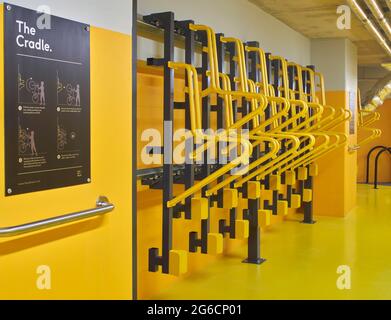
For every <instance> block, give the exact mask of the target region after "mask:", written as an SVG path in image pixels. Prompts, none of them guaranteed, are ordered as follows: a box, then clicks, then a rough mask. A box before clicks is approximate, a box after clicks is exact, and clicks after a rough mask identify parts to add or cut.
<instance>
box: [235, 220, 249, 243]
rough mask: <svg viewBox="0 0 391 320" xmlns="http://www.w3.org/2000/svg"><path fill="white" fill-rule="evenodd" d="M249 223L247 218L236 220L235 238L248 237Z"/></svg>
mask: <svg viewBox="0 0 391 320" xmlns="http://www.w3.org/2000/svg"><path fill="white" fill-rule="evenodd" d="M249 233H250V224H249V222H248V220H236V239H240V240H241V239H248V237H249Z"/></svg>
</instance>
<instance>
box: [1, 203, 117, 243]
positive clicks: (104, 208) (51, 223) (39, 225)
mask: <svg viewBox="0 0 391 320" xmlns="http://www.w3.org/2000/svg"><path fill="white" fill-rule="evenodd" d="M114 209H115V206H114V205H113V204H111V203H110V202H109V200H108V199H107V198H106V197H99V199H98V200H97V202H96V208H93V209H88V210H84V211H79V212H75V213H70V214H67V215H63V216H59V217H54V218H49V219H45V220H41V221H35V222H31V223H27V224H23V225H19V226H14V227H6V228H0V238H7V237H15V236H19V235H22V234H26V233H30V232H34V231H39V230H44V229H48V228H51V227H56V226H60V225H64V224H68V223H71V222H76V221H80V220H85V219H88V218H92V217H96V216H99V215H104V214H106V213H109V212H111V211H113V210H114Z"/></svg>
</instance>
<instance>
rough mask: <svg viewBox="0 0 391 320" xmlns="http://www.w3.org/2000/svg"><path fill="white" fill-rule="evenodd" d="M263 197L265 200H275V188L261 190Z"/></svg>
mask: <svg viewBox="0 0 391 320" xmlns="http://www.w3.org/2000/svg"><path fill="white" fill-rule="evenodd" d="M261 198H262V200H264V201H266V200H267V201H273V190H265V189H263V190H262V191H261Z"/></svg>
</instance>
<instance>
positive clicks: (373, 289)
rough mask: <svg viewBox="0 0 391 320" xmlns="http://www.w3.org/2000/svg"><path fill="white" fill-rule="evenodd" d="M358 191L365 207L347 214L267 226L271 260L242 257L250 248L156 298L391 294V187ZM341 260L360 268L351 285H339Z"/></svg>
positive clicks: (265, 245) (368, 296)
mask: <svg viewBox="0 0 391 320" xmlns="http://www.w3.org/2000/svg"><path fill="white" fill-rule="evenodd" d="M358 189H359V192H358V207H357V208H356V209H355V210H354V211H353V212H352V213H351V214H350V215H349V216H348V217H347V218H345V219H340V218H322V217H320V218H319V217H318V218H317V220H318V223H317V224H315V225H303V224H300V223H298V222H297V221H286V222H284V223H281V224H277V225H274V226H273V227H272V229H270V230H267V231H266V232H265V233H264V234H263V242H262V250H263V257H264V258H266V259H267V262H266V263H265V264H263V265H261V266H254V265H247V264H242V263H240V261H241V260H242V259H243V258H244V257H245V255H246V248H245V247H242V248H239V249H237V250H236V251H235V252H234V253H233V254H232V255H230V256H228V257H224V259H221V260H219V261H218V262H216V263H214V264H212V265H211V266H210V267H209V268H207V270H204V271H203V272H202V273H197V274H193V275H191V276H189V277H187V278H186V279H184V280H183V281H180V282H179V283H177V284H175V286H174V287H171V288H168V289H167V290H165V291H164V292H162V293H161V294H160V295H158V296H156V297H154V298H156V299H255V300H258V299H391V187H384V186H383V187H381V189H380V190H376V191H375V190H373V187H369V186H365V185H359V186H358ZM297 218H299V217H297ZM341 265H348V266H349V267H350V268H351V270H352V289H351V290H345V291H340V290H338V288H337V285H336V282H337V278H338V277H339V275H338V274H337V268H338V267H339V266H341Z"/></svg>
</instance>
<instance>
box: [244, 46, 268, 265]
mask: <svg viewBox="0 0 391 320" xmlns="http://www.w3.org/2000/svg"><path fill="white" fill-rule="evenodd" d="M246 45H247V46H249V47H253V48H259V42H256V41H254V42H248V43H247V44H246ZM259 64H260V59H259V55H258V54H257V53H256V52H250V53H248V56H247V65H248V73H249V79H251V80H253V81H254V82H255V83H258V82H259V72H258V65H259ZM249 129H250V131H251V130H253V129H254V125H253V123H250V127H249ZM260 157H261V150H260V147H259V146H257V147H255V148H254V151H253V155H252V159H253V161H256V160H257V159H259V158H260ZM253 181H254V182H256V178H254V179H253ZM259 209H260V200H259V199H248V212H247V219H248V220H249V225H250V229H249V238H248V256H247V259H246V260H244V261H243V262H244V263H251V264H262V263H263V262H265V261H266V260H265V259H262V257H261V227H260V225H259V216H258V211H259Z"/></svg>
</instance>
